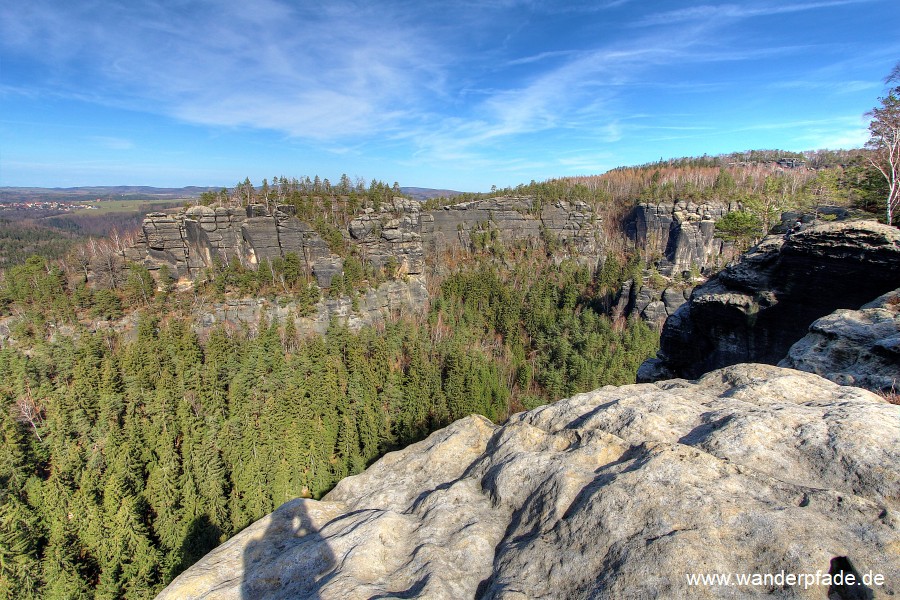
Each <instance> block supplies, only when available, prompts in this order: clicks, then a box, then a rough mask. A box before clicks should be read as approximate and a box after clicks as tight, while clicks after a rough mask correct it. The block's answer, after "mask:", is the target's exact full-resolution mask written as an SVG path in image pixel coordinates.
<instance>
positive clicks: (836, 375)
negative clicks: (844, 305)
mask: <svg viewBox="0 0 900 600" xmlns="http://www.w3.org/2000/svg"><path fill="white" fill-rule="evenodd" d="M778 365H779V366H782V367H790V368H792V369H799V370H801V371H808V372H810V373H815V374H817V375H821V376H822V377H826V378H828V379H830V380H831V381H834V382H836V383H840V384H841V385H857V386H860V387H864V388H868V389H871V390H883V391H895V390H900V289H898V290H894V291H893V292H889V293H887V294H885V295H884V296H881V297H880V298H878V299H877V300H875V301H873V302H869V303H868V304H865V305H863V306H862V307H861V308H860V309H859V310H838V311H835V312H833V313H832V314H830V315H827V316H825V317H822V318H821V319H818V320H816V321H815V322H813V324H812V325H811V326H810V327H809V333H808V334H807V335H806V337H804V338H803V339H801V340H800V341H799V342H797V343H796V344H794V345H793V346H791V349H790V350H789V351H788V355H787V357H785V358H784V359H783V360H782V361H781V362H779V363H778Z"/></svg>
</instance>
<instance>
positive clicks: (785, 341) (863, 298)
mask: <svg viewBox="0 0 900 600" xmlns="http://www.w3.org/2000/svg"><path fill="white" fill-rule="evenodd" d="M898 286H900V231H898V230H897V229H896V228H894V227H888V226H886V225H881V224H879V223H876V222H874V221H849V222H834V223H825V224H821V225H816V226H813V227H810V228H808V229H806V230H804V231H801V232H799V233H796V234H794V235H792V236H791V237H790V238H789V239H785V238H784V237H782V236H770V237H768V238H766V239H765V240H764V241H763V242H762V243H760V244H759V245H758V246H756V247H755V248H753V249H752V250H750V252H748V253H747V254H745V255H744V256H743V257H742V259H741V261H740V262H739V263H737V264H736V265H732V266H730V267H727V268H725V269H724V270H722V271H721V272H719V273H718V274H717V275H715V276H713V277H712V278H711V279H710V280H709V281H707V282H706V283H705V284H703V285H701V286H699V287H697V288H695V289H694V291H693V292H692V293H691V298H690V301H689V302H687V303H685V304H683V305H682V306H681V307H680V308H679V309H678V310H677V311H675V313H674V314H673V315H671V316H670V317H669V318H668V320H667V321H666V323H665V326H664V328H663V331H662V337H661V339H660V351H659V353H658V356H659V358H658V359H653V361H652V362H651V363H650V364H645V365H644V366H642V368H641V371H639V374H638V376H639V378H640V379H639V380H647V379H648V378H649V377H650V376H651V374H652V376H653V377H671V376H675V377H687V378H696V377H698V376H700V375H702V374H703V373H706V372H708V371H711V370H713V369H716V368H719V367H722V366H726V365H731V364H736V363H740V362H763V363H768V364H776V363H778V361H780V360H781V359H782V358H784V356H785V355H786V354H787V352H788V350H789V348H790V347H791V346H792V345H793V344H794V343H795V342H797V341H798V340H799V339H800V338H802V337H803V336H804V335H806V333H807V331H808V329H809V326H810V324H811V323H812V322H813V321H815V320H816V319H819V318H821V317H824V316H825V315H828V314H830V313H832V312H834V311H835V310H837V309H840V308H850V309H856V308H858V307H859V306H861V305H862V304H864V303H865V302H868V301H871V300H872V299H873V298H876V297H878V296H880V295H881V294H884V293H886V292H888V291H890V290H893V289H896V288H897V287H898Z"/></svg>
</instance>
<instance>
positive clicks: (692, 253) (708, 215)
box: [625, 201, 737, 276]
mask: <svg viewBox="0 0 900 600" xmlns="http://www.w3.org/2000/svg"><path fill="white" fill-rule="evenodd" d="M729 210H732V208H730V207H728V206H724V205H721V204H695V203H693V202H685V201H679V202H675V203H663V204H647V203H644V204H639V205H637V206H636V207H635V208H634V210H633V211H632V212H631V214H630V215H629V216H628V218H627V219H626V220H625V233H626V234H627V235H628V236H629V237H630V238H631V239H632V240H634V241H635V243H637V244H638V245H639V246H641V247H643V248H646V249H648V250H649V251H651V252H655V253H658V254H659V255H660V256H661V257H662V259H661V260H660V262H659V271H660V273H662V274H663V275H666V276H672V275H675V274H680V273H681V272H683V271H690V270H691V269H695V268H696V269H701V270H703V271H706V270H708V269H713V270H715V269H718V268H720V267H721V266H722V265H724V264H726V263H728V262H729V261H730V260H731V259H732V258H734V257H735V256H736V255H737V251H736V249H735V248H734V246H733V245H732V244H730V243H726V242H723V241H722V240H720V239H718V238H716V237H715V235H714V234H715V226H716V221H718V220H719V219H721V218H722V217H723V216H724V215H725V213H727V212H728V211H729Z"/></svg>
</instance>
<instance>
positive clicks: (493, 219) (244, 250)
mask: <svg viewBox="0 0 900 600" xmlns="http://www.w3.org/2000/svg"><path fill="white" fill-rule="evenodd" d="M598 221H599V219H598V217H597V215H596V214H595V213H594V212H593V210H592V209H591V207H590V206H589V205H587V204H585V203H583V202H576V203H570V202H565V201H559V202H554V203H547V204H544V205H542V206H540V207H535V206H534V205H533V200H532V199H530V198H524V197H522V198H520V197H497V198H489V199H487V200H478V201H473V202H465V203H462V204H457V205H453V206H447V207H444V208H443V209H438V210H433V211H428V212H422V211H421V210H420V205H419V203H418V202H416V201H414V200H407V199H405V198H399V197H397V198H394V199H393V201H392V202H390V203H384V204H382V205H381V206H380V207H379V209H378V210H374V209H372V208H367V209H366V210H365V212H364V213H363V214H361V215H359V216H358V217H356V218H355V219H353V220H352V221H351V222H350V224H349V226H348V227H347V231H345V232H343V234H344V238H345V240H346V241H347V242H348V243H351V244H353V245H355V246H356V247H357V249H358V253H359V255H360V257H361V259H362V260H364V261H366V262H369V263H371V264H372V265H373V266H375V267H376V268H383V267H385V266H387V265H389V264H390V265H392V266H394V268H395V269H396V272H397V274H400V275H417V274H420V273H422V272H423V271H424V268H425V259H426V256H428V257H432V258H435V257H438V256H440V255H441V253H442V252H444V251H447V250H452V249H454V248H455V249H470V248H472V247H473V246H475V245H476V243H475V238H476V235H482V236H484V238H485V239H489V240H490V241H499V242H501V243H505V244H515V243H533V242H534V241H535V240H537V239H540V238H544V239H548V240H549V239H553V240H556V241H558V242H559V243H560V245H561V246H562V247H563V248H564V249H566V250H568V249H571V250H572V251H573V254H574V255H575V256H576V257H583V258H585V259H586V260H588V261H591V262H592V263H593V264H596V261H597V259H598V258H599V252H600V243H601V239H600V226H599V222H598ZM289 252H294V253H296V254H297V256H298V257H300V258H301V259H303V262H304V264H305V266H306V267H307V269H308V271H309V272H310V273H311V274H314V275H315V276H316V279H317V281H318V282H319V284H320V286H322V287H328V285H329V284H330V280H331V277H332V276H333V275H334V274H336V273H340V271H341V268H342V267H341V258H340V256H338V255H336V254H334V253H333V252H331V251H330V250H329V247H328V244H327V243H326V241H325V240H324V239H323V238H322V237H321V235H319V234H318V233H317V232H316V231H315V230H314V229H313V228H312V227H311V226H310V225H309V224H307V223H304V222H303V221H300V220H299V219H298V218H297V217H296V216H294V210H293V207H291V206H283V205H279V206H275V207H274V208H273V209H272V211H271V212H269V210H268V209H267V208H266V207H265V206H263V205H261V204H251V205H250V206H248V207H246V208H244V209H236V208H221V207H220V208H211V207H208V206H195V207H191V208H188V209H186V210H185V211H183V212H180V213H177V214H168V213H152V214H149V215H147V218H146V219H145V221H144V224H143V228H142V235H141V236H140V238H139V239H138V241H137V242H136V243H135V245H134V246H133V247H132V248H130V249H129V250H128V251H127V253H126V258H128V259H129V260H132V261H134V262H142V263H144V264H145V265H146V266H147V267H149V268H158V267H159V266H160V265H161V264H168V265H169V267H170V269H171V272H172V273H175V274H177V275H178V277H180V278H182V279H185V280H190V279H193V278H195V277H196V276H197V275H199V274H200V273H201V271H202V270H203V269H204V268H208V267H210V266H212V264H213V262H214V260H216V259H218V260H220V261H222V262H223V263H227V262H228V261H229V260H231V259H232V258H233V257H234V258H237V259H238V260H239V261H240V262H241V264H243V265H245V266H248V267H252V266H254V265H257V264H259V262H260V261H261V260H263V259H266V260H270V261H271V260H272V259H274V258H278V257H282V256H284V255H286V254H287V253H289Z"/></svg>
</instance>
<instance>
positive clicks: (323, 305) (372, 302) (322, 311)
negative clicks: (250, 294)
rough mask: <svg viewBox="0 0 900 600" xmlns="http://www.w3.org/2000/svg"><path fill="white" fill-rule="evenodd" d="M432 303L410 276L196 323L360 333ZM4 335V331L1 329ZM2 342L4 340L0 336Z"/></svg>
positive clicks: (266, 303)
mask: <svg viewBox="0 0 900 600" xmlns="http://www.w3.org/2000/svg"><path fill="white" fill-rule="evenodd" d="M427 303H428V289H427V288H426V286H425V281H424V277H421V276H416V277H409V278H407V280H406V281H389V282H386V283H383V284H381V285H380V286H378V287H377V288H374V289H368V290H366V291H365V292H363V293H361V294H360V295H359V296H358V297H357V298H356V302H355V306H354V301H353V300H351V299H350V298H347V297H346V296H345V297H342V298H336V299H324V300H322V301H320V302H318V303H317V304H316V306H315V311H314V312H313V313H312V314H309V315H305V314H300V311H299V310H298V305H297V302H296V301H295V300H292V299H288V300H287V301H284V300H281V301H279V300H277V299H276V301H274V302H273V301H270V300H268V299H266V298H239V299H231V300H226V301H225V302H221V303H215V304H212V305H209V306H203V307H200V308H198V309H196V310H195V312H194V319H193V320H194V322H195V323H196V324H197V325H198V329H200V330H203V329H206V328H211V327H214V326H216V325H224V326H225V327H234V328H241V327H243V326H245V325H246V326H247V327H248V328H249V329H251V330H254V329H256V327H257V325H258V324H259V323H260V321H261V320H262V318H263V316H265V317H266V318H267V319H270V320H271V319H274V320H277V321H278V322H279V323H287V322H288V321H289V320H291V321H293V322H294V327H295V329H296V330H297V332H298V333H300V334H309V333H318V334H324V333H325V332H326V331H327V330H328V326H329V324H330V323H331V322H332V321H337V322H339V323H341V324H343V325H346V326H347V327H348V328H349V329H350V330H352V331H358V330H359V329H360V328H362V327H363V326H366V325H376V324H380V323H384V322H385V321H386V320H387V319H388V318H389V317H391V316H396V315H398V314H414V313H416V312H418V311H420V310H421V308H422V307H423V306H426V305H427ZM0 336H2V330H0ZM0 339H2V337H0Z"/></svg>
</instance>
